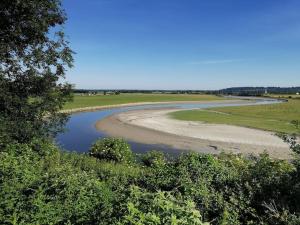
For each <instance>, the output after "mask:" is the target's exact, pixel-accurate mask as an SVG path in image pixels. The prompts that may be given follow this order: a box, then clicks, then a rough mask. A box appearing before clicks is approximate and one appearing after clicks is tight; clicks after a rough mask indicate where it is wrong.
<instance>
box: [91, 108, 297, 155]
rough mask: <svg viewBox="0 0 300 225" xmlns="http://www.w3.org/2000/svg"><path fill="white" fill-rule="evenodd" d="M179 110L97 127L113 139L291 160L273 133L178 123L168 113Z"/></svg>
mask: <svg viewBox="0 0 300 225" xmlns="http://www.w3.org/2000/svg"><path fill="white" fill-rule="evenodd" d="M178 110H179V109H159V110H157V109H151V110H134V111H130V112H125V113H120V114H116V115H112V116H109V117H107V118H105V119H103V120H100V121H98V122H97V123H96V128H97V129H98V130H101V131H103V132H106V133H107V134H109V135H110V136H113V137H122V138H125V139H127V140H132V141H135V142H140V143H145V144H158V145H168V146H170V147H173V148H177V149H183V150H193V151H197V152H204V153H213V154H218V153H220V152H221V151H225V152H232V153H242V154H246V155H247V154H254V155H258V154H260V153H263V152H264V151H266V152H268V153H269V154H270V156H271V157H274V158H280V159H290V158H291V157H292V156H291V151H290V150H289V148H288V145H287V144H286V143H284V142H283V141H282V140H281V139H280V138H279V137H277V136H275V134H274V133H272V132H268V131H262V130H257V129H252V128H245V127H238V126H231V125H222V124H206V123H202V122H191V121H178V120H175V119H172V118H170V117H169V116H168V113H170V112H174V111H178Z"/></svg>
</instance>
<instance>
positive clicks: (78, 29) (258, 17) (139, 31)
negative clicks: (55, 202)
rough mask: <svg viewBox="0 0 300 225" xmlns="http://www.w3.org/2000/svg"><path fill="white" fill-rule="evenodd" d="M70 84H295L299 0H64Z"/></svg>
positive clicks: (299, 70)
mask: <svg viewBox="0 0 300 225" xmlns="http://www.w3.org/2000/svg"><path fill="white" fill-rule="evenodd" d="M63 5H64V8H65V10H66V12H67V15H68V18H69V19H68V21H67V23H66V25H65V31H66V33H67V35H68V38H69V41H70V44H71V47H72V49H73V50H74V51H75V52H76V55H75V67H74V68H73V69H71V70H69V71H68V73H67V80H68V81H69V82H71V83H73V84H75V85H76V87H77V88H91V89H93V88H107V89H219V88H225V87H233V86H300V13H299V12H300V1H299V0H286V1H282V0H248V1H245V0H85V1H83V0H77V1H74V0H63Z"/></svg>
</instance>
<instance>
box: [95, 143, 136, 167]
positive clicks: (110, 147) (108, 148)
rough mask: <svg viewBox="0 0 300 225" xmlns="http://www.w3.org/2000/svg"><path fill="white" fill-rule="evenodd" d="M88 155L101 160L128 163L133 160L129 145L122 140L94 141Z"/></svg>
mask: <svg viewBox="0 0 300 225" xmlns="http://www.w3.org/2000/svg"><path fill="white" fill-rule="evenodd" d="M90 155H91V156H93V157H95V158H97V159H101V160H106V161H114V162H124V163H128V162H131V161H132V160H133V154H132V151H131V149H130V146H129V144H128V143H127V142H126V141H124V140H123V139H118V138H103V139H100V140H98V141H96V142H95V143H94V144H93V146H92V147H91V150H90Z"/></svg>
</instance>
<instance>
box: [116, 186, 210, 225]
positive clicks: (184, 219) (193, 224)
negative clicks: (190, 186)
mask: <svg viewBox="0 0 300 225" xmlns="http://www.w3.org/2000/svg"><path fill="white" fill-rule="evenodd" d="M119 224H120V225H127V224H128V225H141V224H145V225H147V224H149V225H150V224H151V225H152V224H153V225H159V224H181V225H197V224H198V225H205V224H208V223H202V221H201V215H200V213H199V211H198V210H197V209H196V208H195V204H194V203H193V201H191V200H183V199H181V197H177V198H176V197H174V196H173V195H172V194H171V193H170V192H162V191H158V192H156V193H150V192H146V191H143V190H141V189H140V188H138V187H136V186H132V187H131V192H130V194H129V198H128V202H127V211H126V213H125V215H124V216H123V218H122V220H121V222H120V223H119Z"/></svg>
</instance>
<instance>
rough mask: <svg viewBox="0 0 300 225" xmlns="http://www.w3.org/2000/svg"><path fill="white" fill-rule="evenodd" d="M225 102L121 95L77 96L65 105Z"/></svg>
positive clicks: (175, 96) (177, 96)
mask: <svg viewBox="0 0 300 225" xmlns="http://www.w3.org/2000/svg"><path fill="white" fill-rule="evenodd" d="M212 100H224V98H222V97H218V96H215V95H188V94H120V95H94V96H80V95H75V96H74V101H73V102H69V103H67V104H66V105H65V107H64V108H65V109H76V108H84V107H93V106H106V105H107V106H108V105H117V104H126V103H138V102H168V101H212Z"/></svg>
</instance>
